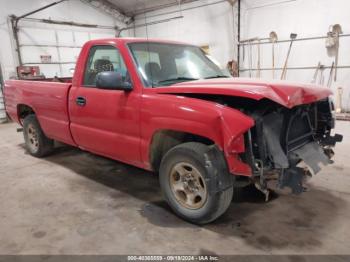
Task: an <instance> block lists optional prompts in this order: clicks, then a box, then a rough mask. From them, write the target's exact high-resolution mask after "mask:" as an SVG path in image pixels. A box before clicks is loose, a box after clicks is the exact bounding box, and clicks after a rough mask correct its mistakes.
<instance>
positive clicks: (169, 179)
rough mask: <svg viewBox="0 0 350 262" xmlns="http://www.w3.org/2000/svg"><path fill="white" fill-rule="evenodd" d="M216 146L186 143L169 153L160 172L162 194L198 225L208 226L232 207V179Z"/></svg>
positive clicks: (179, 213)
mask: <svg viewBox="0 0 350 262" xmlns="http://www.w3.org/2000/svg"><path fill="white" fill-rule="evenodd" d="M227 170H228V169H227V167H226V162H225V159H224V158H223V154H222V153H221V152H220V151H219V150H218V149H217V148H216V147H215V146H206V145H204V144H201V143H194V142H190V143H184V144H180V145H178V146H176V147H174V148H172V149H171V150H169V151H168V152H167V153H166V154H165V156H164V157H163V159H162V161H161V165H160V170H159V180H160V186H161V189H162V193H163V195H164V198H165V200H166V201H167V202H168V204H169V205H170V207H171V208H172V209H173V210H174V212H175V213H176V214H177V215H178V216H180V217H181V218H183V219H185V220H187V221H189V222H191V223H195V224H206V223H209V222H211V221H213V220H215V219H216V218H218V217H219V216H221V215H222V214H223V213H224V212H225V211H226V210H227V208H228V207H229V205H230V203H231V200H232V195H233V176H232V175H230V174H229V172H228V171H227Z"/></svg>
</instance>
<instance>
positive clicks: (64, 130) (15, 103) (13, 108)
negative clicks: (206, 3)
mask: <svg viewBox="0 0 350 262" xmlns="http://www.w3.org/2000/svg"><path fill="white" fill-rule="evenodd" d="M70 82H71V81H69V80H68V79H66V83H62V82H55V81H53V79H46V80H45V81H28V80H8V81H6V82H5V100H6V109H7V112H8V113H9V115H10V117H11V118H12V119H13V120H14V121H17V122H18V123H19V124H22V122H21V121H22V120H21V116H20V115H18V113H17V112H18V110H17V107H21V105H30V106H31V107H32V108H33V110H34V112H35V114H36V116H37V118H38V120H39V123H40V125H41V127H42V129H43V130H44V132H45V134H46V135H47V136H48V137H50V138H52V139H56V140H59V141H62V142H65V143H67V144H74V142H73V139H72V137H71V134H70V131H69V114H68V94H69V90H70V87H71V83H70ZM19 111H20V110H19Z"/></svg>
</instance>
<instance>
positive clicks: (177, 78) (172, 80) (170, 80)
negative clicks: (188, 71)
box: [158, 77, 199, 84]
mask: <svg viewBox="0 0 350 262" xmlns="http://www.w3.org/2000/svg"><path fill="white" fill-rule="evenodd" d="M194 80H199V79H198V78H192V77H176V78H169V79H165V80H161V81H159V82H158V84H160V83H166V82H177V81H194Z"/></svg>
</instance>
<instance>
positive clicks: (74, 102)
mask: <svg viewBox="0 0 350 262" xmlns="http://www.w3.org/2000/svg"><path fill="white" fill-rule="evenodd" d="M103 71H115V72H118V73H120V77H121V78H123V80H124V81H130V82H131V80H130V77H129V74H128V70H127V68H126V66H125V63H124V60H123V57H122V55H121V53H120V52H119V50H118V49H117V48H116V47H114V46H109V45H103V46H93V47H91V49H90V51H89V55H88V59H87V62H86V66H85V71H84V74H83V77H82V78H83V79H82V81H81V84H79V85H77V86H72V88H71V91H70V99H69V110H70V118H71V132H72V136H73V138H74V141H75V142H76V144H78V146H79V147H80V148H82V149H85V150H88V151H91V152H94V153H97V154H101V155H104V156H107V157H110V158H113V159H117V160H121V161H123V162H127V163H130V164H137V163H140V162H141V159H140V148H139V145H140V133H139V130H140V128H139V125H140V124H139V123H140V121H139V104H140V95H139V94H138V93H137V92H135V91H133V90H132V91H129V92H126V91H122V90H105V89H99V88H97V87H96V76H97V74H98V73H100V72H103Z"/></svg>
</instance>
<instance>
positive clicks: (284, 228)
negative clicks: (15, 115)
mask: <svg viewBox="0 0 350 262" xmlns="http://www.w3.org/2000/svg"><path fill="white" fill-rule="evenodd" d="M16 127H17V126H16V125H15V124H5V125H0V138H1V139H0V254H130V253H132V254H221V255H223V254H350V243H349V239H350V226H349V221H350V206H349V203H350V160H349V155H350V149H349V146H350V122H338V126H337V129H338V130H337V131H338V132H340V133H343V134H344V135H345V141H344V142H343V143H342V144H341V145H339V146H338V147H337V149H336V158H335V161H336V163H335V164H334V165H332V166H329V167H327V168H326V169H324V171H322V173H320V174H318V175H317V176H316V177H314V178H313V179H312V180H311V181H310V188H311V190H310V192H307V193H304V194H302V195H301V196H279V197H275V198H274V199H273V200H271V201H270V202H268V203H265V202H264V198H263V196H262V195H261V194H260V193H259V192H257V191H255V190H252V189H247V190H245V191H243V193H242V194H241V196H240V197H239V198H238V199H236V200H234V201H233V202H232V204H231V206H230V208H229V210H228V212H227V213H226V214H225V215H224V216H223V217H221V218H220V219H219V220H217V221H216V222H214V223H212V224H210V225H206V226H203V227H199V226H194V225H191V224H189V223H186V222H184V221H182V220H181V219H178V218H177V217H176V216H174V215H173V213H172V212H171V211H170V210H169V208H168V206H167V205H166V203H164V201H163V200H162V198H161V196H160V192H159V187H158V181H157V176H156V175H155V174H152V173H149V172H146V171H143V170H140V169H137V168H134V167H130V166H127V165H124V164H122V163H118V162H115V161H111V160H108V159H105V158H102V157H98V156H95V155H92V154H89V153H86V152H81V151H79V150H77V149H74V148H69V147H62V148H59V149H58V150H57V152H56V153H55V154H53V155H52V156H50V157H48V158H46V159H36V158H33V157H31V156H29V155H28V154H26V153H25V150H24V148H23V146H24V145H23V138H22V134H21V133H16Z"/></svg>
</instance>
